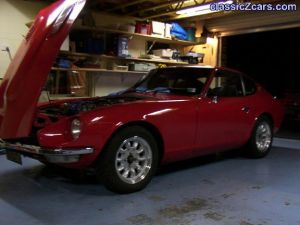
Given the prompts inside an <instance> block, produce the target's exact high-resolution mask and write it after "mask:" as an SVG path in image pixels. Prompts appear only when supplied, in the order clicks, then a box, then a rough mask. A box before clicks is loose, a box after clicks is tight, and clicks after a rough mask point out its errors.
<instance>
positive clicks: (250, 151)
mask: <svg viewBox="0 0 300 225" xmlns="http://www.w3.org/2000/svg"><path fill="white" fill-rule="evenodd" d="M262 123H267V124H268V125H269V127H270V130H271V136H272V137H271V143H270V146H269V148H268V149H267V150H265V151H261V150H259V149H258V148H257V145H256V133H257V129H258V127H259V126H260V125H261V124H262ZM272 143H273V124H272V122H271V120H270V119H269V118H268V117H265V116H261V117H259V118H258V119H257V121H256V123H255V125H254V128H253V131H252V134H251V137H250V139H249V142H248V144H247V146H246V149H247V151H246V156H247V157H249V158H262V157H264V156H266V155H267V154H268V153H269V152H270V150H271V147H272Z"/></svg>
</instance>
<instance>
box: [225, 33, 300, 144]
mask: <svg viewBox="0 0 300 225" xmlns="http://www.w3.org/2000/svg"><path fill="white" fill-rule="evenodd" d="M221 63H222V65H223V66H227V67H230V68H235V69H238V70H240V71H243V72H244V73H246V74H248V75H249V76H251V77H253V78H254V79H255V80H256V81H258V82H259V83H261V84H262V85H263V86H264V87H265V88H266V89H267V90H268V91H270V92H271V93H272V94H273V95H275V96H278V97H280V98H282V99H283V101H285V102H288V101H289V102H290V103H287V104H286V106H287V111H291V110H292V112H290V113H291V114H287V115H286V118H285V122H284V124H283V127H282V128H283V129H281V131H280V132H279V134H278V135H279V136H281V137H287V138H299V139H300V28H294V29H284V30H276V31H268V32H259V33H251V34H243V35H236V36H228V37H223V39H222V62H221ZM289 104H290V105H289Z"/></svg>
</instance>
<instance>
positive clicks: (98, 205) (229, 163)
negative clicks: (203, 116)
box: [0, 140, 300, 225]
mask: <svg viewBox="0 0 300 225" xmlns="http://www.w3.org/2000/svg"><path fill="white" fill-rule="evenodd" d="M281 143H284V141H283V142H282V140H276V141H275V142H274V145H276V146H280V145H281ZM297 145H298V146H297ZM284 146H291V147H293V148H295V149H291V148H283V147H273V149H272V151H271V153H270V155H269V156H268V157H266V158H264V159H260V160H251V159H244V158H240V157H228V156H225V157H223V158H222V159H219V160H215V159H212V157H202V158H200V159H196V160H191V161H187V162H184V163H176V164H172V165H169V166H166V167H164V168H163V169H162V170H161V172H160V173H159V174H158V175H157V176H155V177H154V179H153V181H152V183H151V184H150V185H149V186H148V187H147V188H146V189H145V190H143V191H141V192H139V193H134V194H130V195H116V194H113V193H111V192H109V191H107V190H106V189H105V188H104V187H103V186H102V185H100V184H96V183H94V182H92V181H89V180H86V181H85V182H84V183H74V182H72V181H71V180H69V179H66V178H64V177H62V176H60V175H59V174H56V173H54V172H51V171H49V169H48V168H47V167H45V166H43V165H42V164H40V163H39V162H36V161H34V160H31V159H28V158H25V159H24V166H22V167H21V166H19V165H17V164H14V163H12V162H9V161H7V160H6V159H5V156H0V212H1V216H0V225H21V224H22V225H29V224H30V225H41V224H47V225H48V224H49V225H108V224H112V225H126V224H130V225H150V224H155V225H166V224H172V225H191V224H193V225H202V224H203V225H216V224H218V225H219V224H221V225H223V224H224V225H259V224H260V225H281V224H282V225H295V224H300V214H299V212H300V195H299V193H300V179H299V177H300V151H299V149H300V145H299V142H294V143H293V142H290V141H287V142H286V143H285V144H284ZM297 148H298V150H297Z"/></svg>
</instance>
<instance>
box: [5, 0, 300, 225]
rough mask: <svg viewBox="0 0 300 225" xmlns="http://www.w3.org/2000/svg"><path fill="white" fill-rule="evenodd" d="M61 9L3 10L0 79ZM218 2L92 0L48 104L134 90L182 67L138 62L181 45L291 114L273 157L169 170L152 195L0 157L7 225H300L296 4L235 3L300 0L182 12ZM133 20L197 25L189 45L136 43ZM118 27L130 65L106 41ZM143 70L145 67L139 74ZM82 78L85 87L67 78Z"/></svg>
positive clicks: (14, 4) (229, 156)
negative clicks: (34, 30) (152, 73)
mask: <svg viewBox="0 0 300 225" xmlns="http://www.w3.org/2000/svg"><path fill="white" fill-rule="evenodd" d="M52 2H54V1H38V2H36V1H30V0H23V1H21V2H20V1H19V0H4V1H1V2H0V21H2V22H1V23H0V47H1V52H0V64H1V65H0V76H1V77H3V76H4V74H5V70H6V68H7V66H8V64H9V61H10V57H13V56H14V53H15V51H16V49H17V47H18V45H19V42H20V41H21V40H22V35H24V34H26V33H27V32H28V28H27V27H25V26H24V24H25V23H27V24H28V22H30V21H32V20H33V19H34V16H35V15H36V14H37V12H38V11H39V10H40V9H42V8H43V7H46V6H47V5H49V4H51V3H52ZM213 2H215V1H209V0H204V1H198V0H195V1H187V0H186V1H184V0H180V1H178V0H168V1H157V0H142V1H135V0H133V1H126V0H113V1H108V0H102V1H100V0H90V1H88V3H87V5H86V7H85V9H84V11H83V12H82V14H81V16H80V17H79V19H78V21H77V22H76V24H75V26H74V27H76V26H77V27H76V29H75V28H74V30H72V32H71V33H70V35H69V39H68V40H67V41H66V42H65V43H64V44H65V45H66V46H62V49H61V51H60V54H59V56H58V60H57V61H56V62H55V64H54V65H53V68H52V70H51V72H50V74H49V78H48V81H47V84H46V86H45V91H43V93H42V95H41V97H40V99H41V101H42V100H45V99H48V98H49V95H50V97H51V98H56V99H60V98H64V97H86V96H103V95H107V94H110V93H116V92H119V91H122V90H124V89H126V88H128V87H130V86H132V85H133V84H134V83H136V82H137V81H138V80H140V79H141V78H142V77H143V76H144V75H145V74H147V70H149V69H151V68H153V66H154V67H156V66H176V65H181V63H182V62H181V61H178V58H177V59H176V60H177V61H176V62H175V61H172V62H170V61H169V60H165V59H164V61H162V60H161V61H159V62H161V63H157V62H156V61H155V59H153V58H151V59H148V58H138V57H140V56H141V55H147V54H148V53H150V54H151V53H153V52H154V51H155V50H159V49H173V50H176V52H180V53H181V54H182V55H184V56H189V57H190V55H189V53H190V52H193V53H194V54H196V57H194V56H193V57H192V58H193V59H194V58H197V61H196V64H198V63H200V64H205V65H210V66H224V67H229V68H233V69H237V70H239V71H241V72H244V73H245V74H247V75H249V76H250V77H252V78H254V79H255V80H256V81H258V82H259V83H261V84H262V85H263V86H264V87H265V88H266V89H267V90H268V91H270V92H271V93H272V94H273V95H274V96H276V97H277V98H279V99H281V101H282V102H283V103H284V104H285V106H286V110H287V111H288V112H289V113H287V114H286V116H285V119H284V122H283V125H282V127H281V129H280V130H279V132H278V133H277V134H276V137H275V138H274V142H273V147H272V151H271V153H270V155H269V156H268V157H266V158H263V159H260V160H253V159H246V158H243V157H241V156H240V155H239V154H236V151H233V152H231V151H230V152H226V153H220V154H216V155H209V156H205V157H200V158H197V159H193V160H188V161H184V162H179V163H172V164H169V165H165V166H163V167H162V168H160V169H159V171H158V174H157V175H156V176H155V177H154V179H153V181H152V182H151V183H150V185H149V186H148V187H147V188H146V189H144V190H142V191H140V192H137V193H133V194H128V195H117V194H114V193H112V192H110V191H108V190H106V189H105V188H104V186H103V185H102V184H101V183H100V184H99V183H97V182H96V181H95V179H94V177H93V176H92V175H89V174H87V176H82V174H81V173H80V172H77V171H76V172H74V171H69V170H61V169H59V168H52V167H49V166H45V165H44V164H42V163H40V162H38V161H35V160H32V159H29V158H24V161H23V166H22V167H21V166H19V165H17V164H14V163H12V162H10V161H8V160H6V157H5V155H4V154H3V155H1V153H0V211H1V212H2V215H3V216H1V218H0V224H1V225H2V224H3V225H5V224H9V225H19V224H24V225H27V224H28V225H42V224H43V225H44V224H55V225H68V224H72V225H77V224H78V225H79V224H80V225H82V224H87V225H90V224H91V225H109V224H111V225H119V224H129V225H150V224H157V225H159V224H176V225H177V224H178V225H180V224H185V225H192V224H195V225H196V224H197V225H198V224H206V225H215V224H216V225H217V224H218V225H219V224H224V225H229V224H230V225H231V224H232V225H234V224H236V225H274V224H276V225H281V224H282V225H287V224H290V225H295V224H300V217H299V213H298V212H299V208H300V199H299V197H298V195H299V189H300V182H299V174H300V161H299V159H300V151H299V149H300V77H299V74H300V69H299V65H298V63H299V62H300V43H299V40H300V11H299V8H300V5H299V1H282V0H264V1H238V2H239V3H242V2H252V3H272V4H275V3H279V4H287V3H295V2H296V3H297V10H296V11H276V12H274V11H272V12H268V11H261V12H249V11H247V12H243V11H235V12H233V11H230V12H218V13H210V14H205V15H194V16H190V15H188V13H187V14H177V13H176V12H177V11H179V10H183V9H190V8H193V7H197V6H201V5H205V4H210V3H213ZM91 11H92V13H91ZM9 15H15V16H16V20H15V21H8V19H7V18H9V17H8V16H9ZM120 21H122V23H120ZM124 21H125V22H124ZM132 21H138V23H139V24H141V27H142V28H140V29H145V30H146V31H145V32H146V33H147V32H148V30H147V29H148V28H147V24H149V21H159V22H163V23H170V22H173V21H176V22H178V23H179V24H180V25H182V26H183V27H187V29H189V28H190V29H189V31H190V32H191V33H192V37H189V38H190V39H188V40H185V41H173V40H172V41H170V40H165V37H161V36H155V37H152V36H151V34H148V33H147V34H138V35H133V34H132V33H131V31H129V29H137V27H134V28H132V23H133V22H132ZM145 21H147V23H145ZM15 23H18V25H16V24H15ZM124 24H125V25H126V27H125V28H124ZM28 26H30V23H29V25H28ZM152 26H153V25H152ZM9 27H12V28H11V30H10V31H9ZM99 27H101V31H99V30H98V29H99ZM124 29H128V30H124ZM115 30H118V32H119V33H118V34H121V36H123V37H124V36H125V37H126V38H125V40H126V42H127V45H128V46H127V49H125V50H127V51H129V55H130V57H132V58H131V59H130V60H127V59H126V61H124V60H123V59H120V58H118V57H116V56H115V55H117V54H118V49H115V47H114V46H113V43H109V42H108V40H109V39H111V40H112V39H115V38H116V34H115ZM94 32H95V33H97V35H94ZM135 32H136V31H134V32H133V33H135ZM90 35H92V36H90ZM158 35H161V34H158ZM117 36H119V35H117ZM145 36H147V37H145ZM148 36H149V37H148ZM91 37H92V39H93V40H92V39H91ZM94 39H96V40H97V41H98V42H97V45H95V44H94V43H93V44H92V46H89V45H87V46H86V48H85V49H80V44H78V43H84V41H86V42H88V41H94ZM104 43H105V44H104ZM107 46H110V47H107ZM74 48H75V49H76V50H75V51H74ZM123 50H124V49H123ZM103 54H105V56H103ZM127 54H128V53H127ZM153 54H154V53H153ZM100 55H101V56H100ZM173 55H174V54H173ZM147 60H149V61H147ZM170 60H171V59H170ZM184 60H186V58H185V59H184ZM188 60H190V58H188ZM143 62H147V63H145V64H146V65H144V64H142V63H143ZM178 62H179V63H178ZM140 63H141V64H140ZM184 63H191V62H190V61H184ZM70 64H72V65H70ZM158 64H159V65H158ZM161 64H163V65H161ZM138 66H147V69H146V71H145V70H139V69H136V68H138ZM81 67H84V68H86V67H88V68H89V69H80V68H81ZM130 67H133V68H134V69H133V70H130ZM103 68H105V69H104V70H103ZM74 74H75V75H76V79H75V80H72V79H70V78H69V77H70V76H72V75H74ZM76 85H77V86H78V87H79V88H78V89H76V88H75V86H76ZM85 175H86V174H85Z"/></svg>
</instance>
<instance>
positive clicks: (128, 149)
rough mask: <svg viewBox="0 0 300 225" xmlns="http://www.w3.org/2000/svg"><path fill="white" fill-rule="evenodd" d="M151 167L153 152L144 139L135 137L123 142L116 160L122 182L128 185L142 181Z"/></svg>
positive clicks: (117, 170)
mask: <svg viewBox="0 0 300 225" xmlns="http://www.w3.org/2000/svg"><path fill="white" fill-rule="evenodd" d="M151 165H152V150H151V147H150V145H149V144H148V142H147V141H146V140H145V139H144V138H142V137H138V136H134V137H131V138H128V139H126V140H124V141H123V142H122V144H121V145H120V147H119V149H118V151H117V154H116V158H115V169H116V172H117V174H118V176H119V178H120V179H121V180H122V181H124V182H126V183H128V184H136V183H138V182H140V181H142V180H143V179H145V177H146V176H147V174H148V173H149V171H150V169H151Z"/></svg>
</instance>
